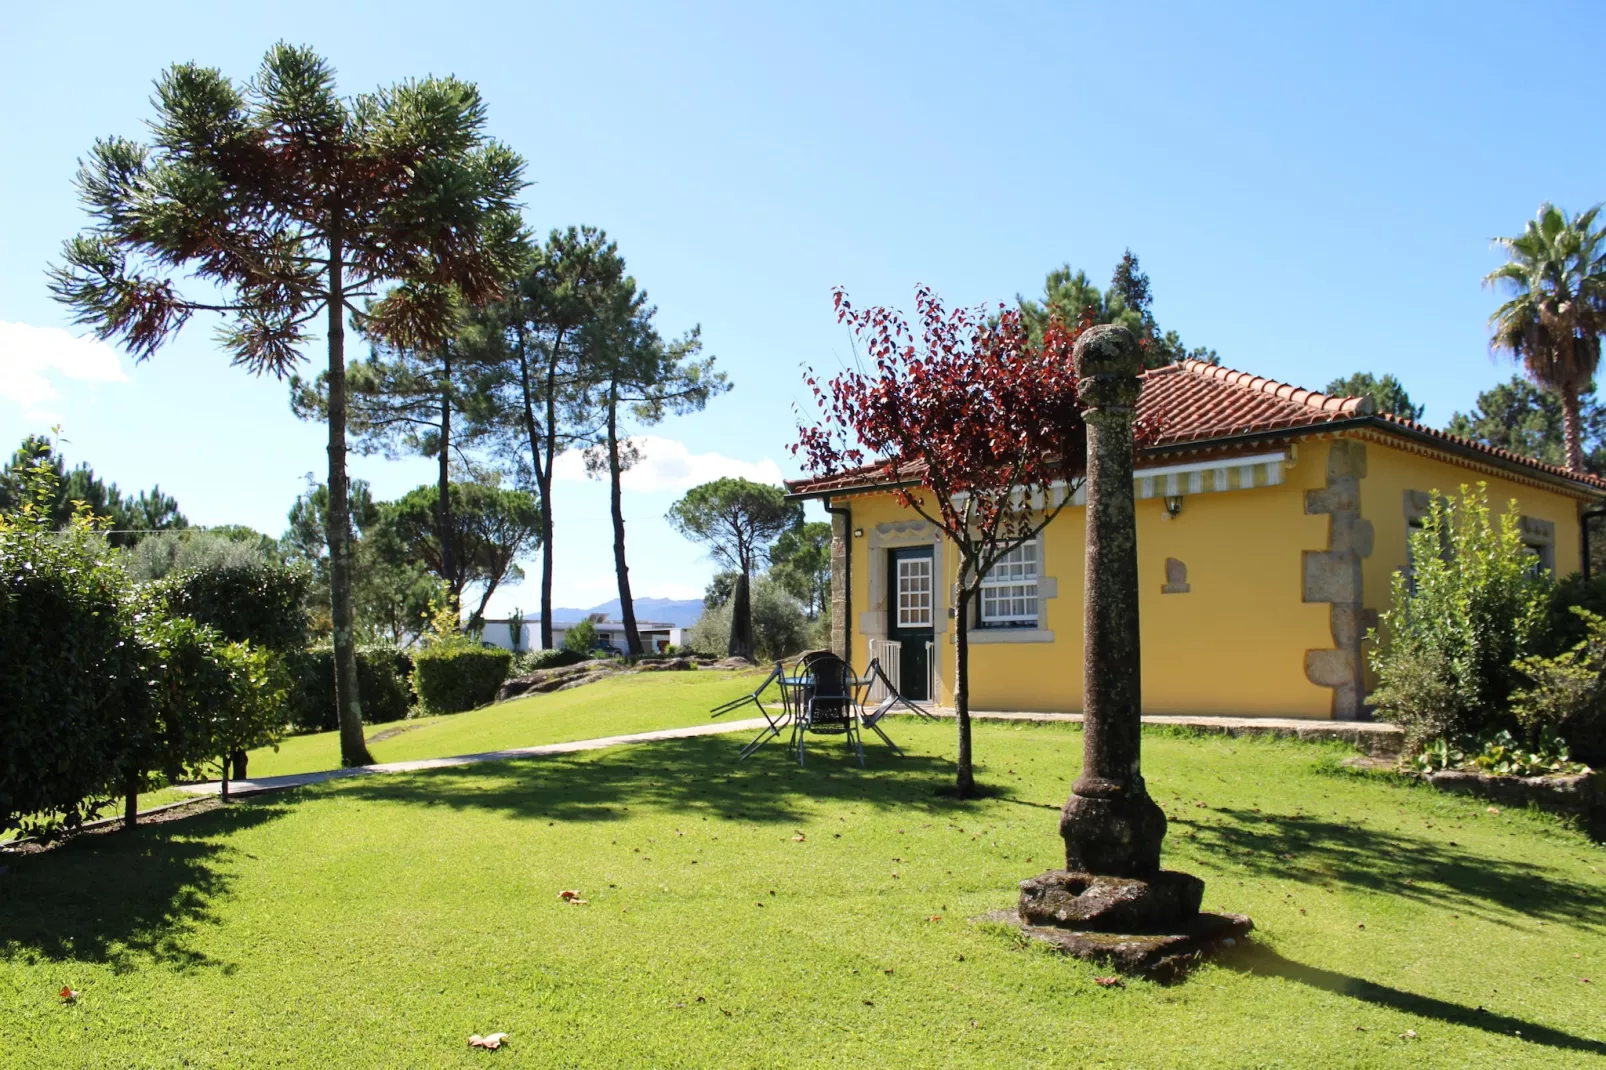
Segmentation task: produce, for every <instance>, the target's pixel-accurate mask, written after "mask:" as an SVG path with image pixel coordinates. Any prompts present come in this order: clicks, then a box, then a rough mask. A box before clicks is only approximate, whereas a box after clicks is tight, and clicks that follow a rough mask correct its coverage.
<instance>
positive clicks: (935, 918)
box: [926, 914, 942, 921]
mask: <svg viewBox="0 0 1606 1070" xmlns="http://www.w3.org/2000/svg"><path fill="white" fill-rule="evenodd" d="M926 920H927V921H941V920H942V915H941V914H933V915H932V916H931V917H929V918H927V919H926Z"/></svg>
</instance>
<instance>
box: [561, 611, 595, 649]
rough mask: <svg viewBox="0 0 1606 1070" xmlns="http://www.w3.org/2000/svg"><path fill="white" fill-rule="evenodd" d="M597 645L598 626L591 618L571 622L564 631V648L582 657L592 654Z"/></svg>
mask: <svg viewBox="0 0 1606 1070" xmlns="http://www.w3.org/2000/svg"><path fill="white" fill-rule="evenodd" d="M596 645H597V626H596V625H595V624H593V623H592V622H591V621H590V620H589V619H588V620H583V621H581V622H580V623H579V624H571V625H570V626H569V627H568V629H567V630H565V631H564V633H563V649H564V650H567V651H568V652H569V653H571V654H578V655H579V656H580V657H582V658H588V657H590V656H591V651H592V649H593V648H595V647H596Z"/></svg>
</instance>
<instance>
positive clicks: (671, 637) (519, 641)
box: [480, 613, 681, 654]
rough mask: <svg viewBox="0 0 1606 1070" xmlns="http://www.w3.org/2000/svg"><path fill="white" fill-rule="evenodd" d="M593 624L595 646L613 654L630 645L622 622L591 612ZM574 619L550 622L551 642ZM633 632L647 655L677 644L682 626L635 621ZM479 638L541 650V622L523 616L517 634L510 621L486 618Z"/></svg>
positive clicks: (504, 645) (503, 645) (559, 643)
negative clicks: (595, 639)
mask: <svg viewBox="0 0 1606 1070" xmlns="http://www.w3.org/2000/svg"><path fill="white" fill-rule="evenodd" d="M589 619H590V621H591V623H592V625H593V626H594V627H595V628H596V629H597V645H598V647H599V648H606V649H608V650H611V651H613V652H614V653H616V654H625V653H628V652H629V650H630V645H629V644H628V643H627V642H625V626H624V623H623V622H622V621H617V620H606V619H604V614H601V613H593V614H591V616H590V618H589ZM572 627H574V622H570V623H563V624H557V623H554V624H553V625H552V645H553V646H554V647H561V646H562V645H563V637H564V636H565V635H566V634H568V631H569V629H570V628H572ZM636 631H637V632H638V633H639V634H640V635H641V646H642V649H644V650H646V651H647V652H648V653H650V654H657V653H661V652H662V651H663V650H664V649H665V648H666V647H672V646H679V645H680V639H681V636H680V633H681V627H680V625H678V624H663V623H660V622H658V621H648V620H638V621H637V622H636ZM480 640H481V641H482V642H484V643H485V644H486V645H488V646H499V647H501V648H502V649H503V650H511V651H513V652H515V653H522V652H523V651H526V650H539V649H541V621H540V619H539V618H535V617H529V618H526V619H525V621H524V623H523V627H522V628H520V629H519V634H518V635H517V636H515V635H514V634H513V622H512V621H510V620H488V621H486V622H485V630H484V631H482V632H481V633H480Z"/></svg>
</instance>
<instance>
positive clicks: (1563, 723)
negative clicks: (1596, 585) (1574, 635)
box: [1511, 606, 1606, 768]
mask: <svg viewBox="0 0 1606 1070" xmlns="http://www.w3.org/2000/svg"><path fill="white" fill-rule="evenodd" d="M1571 615H1572V616H1573V617H1574V619H1576V620H1577V621H1578V622H1579V625H1580V626H1581V627H1582V628H1583V629H1584V637H1583V639H1582V640H1580V641H1579V642H1578V643H1576V644H1574V645H1573V646H1572V648H1571V649H1569V650H1566V651H1563V652H1562V653H1560V654H1557V655H1555V656H1554V657H1541V656H1539V655H1530V656H1529V657H1525V658H1522V659H1521V660H1519V661H1518V662H1517V668H1518V670H1519V671H1520V672H1521V673H1522V674H1523V676H1525V677H1527V679H1528V680H1529V681H1530V683H1529V686H1527V687H1524V688H1522V689H1521V690H1519V691H1518V692H1517V693H1516V694H1515V695H1513V696H1512V699H1511V710H1512V713H1513V714H1515V715H1516V718H1517V721H1518V722H1519V723H1520V724H1521V725H1522V727H1523V728H1524V729H1525V730H1527V731H1528V732H1529V733H1530V735H1543V734H1544V733H1546V732H1550V733H1554V734H1555V735H1556V736H1558V737H1560V738H1561V739H1564V740H1566V741H1567V743H1568V744H1570V745H1571V748H1572V750H1573V751H1574V752H1576V753H1577V755H1578V757H1579V758H1581V759H1582V760H1584V761H1586V762H1589V763H1590V764H1591V765H1594V766H1596V767H1597V768H1598V767H1600V766H1603V765H1606V619H1603V618H1602V617H1601V616H1600V615H1599V614H1596V613H1591V612H1590V611H1589V610H1587V609H1584V608H1582V607H1578V606H1574V607H1573V609H1572V613H1571Z"/></svg>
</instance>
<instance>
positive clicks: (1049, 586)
mask: <svg viewBox="0 0 1606 1070" xmlns="http://www.w3.org/2000/svg"><path fill="white" fill-rule="evenodd" d="M1026 541H1027V542H1029V543H1032V544H1033V545H1035V546H1036V547H1037V627H1035V628H1027V627H1023V626H1022V625H1019V624H1007V625H1006V624H994V625H987V624H983V623H982V622H981V599H980V596H979V594H978V597H977V600H976V601H975V603H973V604H972V606H971V612H972V614H973V616H972V618H971V621H970V627H969V628H968V629H966V632H965V641H966V642H967V643H969V644H971V645H975V644H977V643H980V644H981V645H983V646H987V645H989V644H992V643H1052V642H1053V641H1054V632H1053V631H1052V630H1051V629H1050V628H1049V627H1048V601H1049V599H1051V598H1058V597H1059V593H1060V592H1059V578H1058V577H1057V576H1050V575H1049V574H1048V548H1047V543H1046V540H1044V538H1043V533H1042V532H1041V531H1039V532H1038V533H1037V534H1036V535H1033V536H1032V537H1031V538H1030V539H1028V540H1026Z"/></svg>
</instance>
